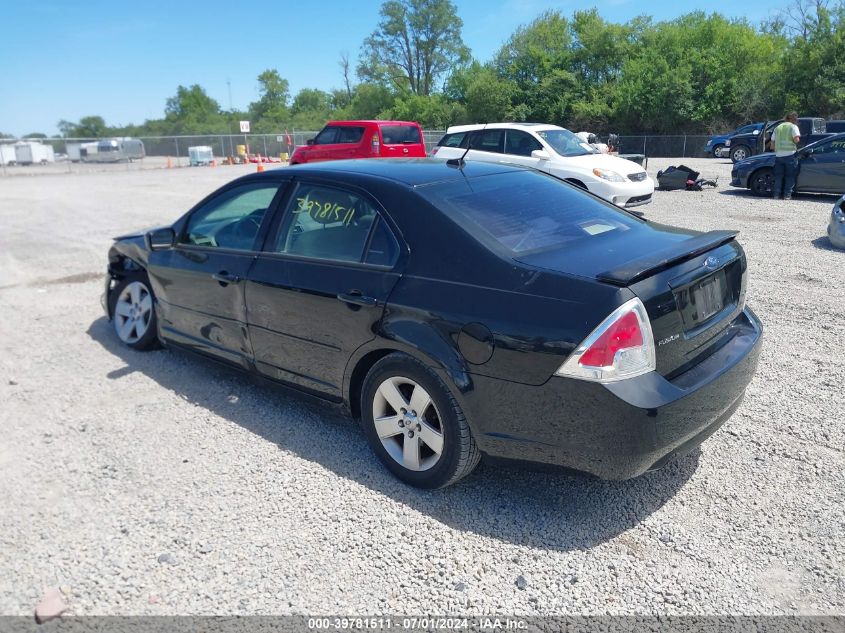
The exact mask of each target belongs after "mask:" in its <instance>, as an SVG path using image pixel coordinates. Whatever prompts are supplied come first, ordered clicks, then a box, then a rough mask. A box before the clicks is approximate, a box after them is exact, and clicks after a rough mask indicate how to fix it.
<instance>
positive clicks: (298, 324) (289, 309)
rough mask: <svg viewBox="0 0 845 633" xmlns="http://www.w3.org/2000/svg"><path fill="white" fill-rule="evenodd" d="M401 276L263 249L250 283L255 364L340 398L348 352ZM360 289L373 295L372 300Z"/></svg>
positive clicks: (365, 336)
mask: <svg viewBox="0 0 845 633" xmlns="http://www.w3.org/2000/svg"><path fill="white" fill-rule="evenodd" d="M398 278H399V276H398V275H397V274H392V273H386V272H384V271H381V270H368V269H364V268H352V267H349V266H343V265H339V264H331V263H328V262H325V263H318V262H315V261H296V260H295V259H293V258H280V257H275V256H263V255H262V256H261V257H259V258H258V260H257V261H256V264H255V266H254V267H253V269H252V271H251V272H250V277H249V282H248V284H247V288H246V293H247V302H248V305H249V315H248V320H249V330H250V337H251V339H252V344H253V348H254V349H255V364H256V368H257V369H258V371H260V372H261V373H264V374H266V375H268V376H270V377H271V378H275V379H277V380H282V381H285V382H290V383H293V384H295V385H298V386H300V387H303V388H305V389H308V390H311V391H316V392H320V393H321V394H324V395H327V396H330V397H338V398H339V397H340V395H341V385H342V381H343V371H344V368H345V366H346V361H347V359H348V357H349V356H351V354H352V353H353V352H354V351H355V350H356V349H358V347H360V346H361V345H363V344H364V343H366V342H368V341H370V340H372V339H373V338H375V331H376V327H377V325H378V323H379V321H380V320H381V317H382V313H383V311H384V305H385V303H386V301H387V297H388V295H389V294H390V291H391V289H392V288H393V286H394V285H395V283H396V281H397V279H398ZM344 295H352V296H350V297H348V298H349V299H351V300H352V301H356V299H355V295H358V296H360V297H361V298H362V299H364V300H365V301H366V300H367V299H365V298H371V299H372V304H371V305H361V304H360V303H357V302H354V303H353V302H348V301H345V300H344Z"/></svg>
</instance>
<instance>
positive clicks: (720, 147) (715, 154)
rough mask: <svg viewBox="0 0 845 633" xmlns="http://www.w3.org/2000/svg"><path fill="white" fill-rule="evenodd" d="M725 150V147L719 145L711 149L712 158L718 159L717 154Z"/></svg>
mask: <svg viewBox="0 0 845 633" xmlns="http://www.w3.org/2000/svg"><path fill="white" fill-rule="evenodd" d="M723 149H725V146H724V145H722V144H721V143H719V144H718V145H716V146H715V147H714V148H713V158H719V152H721V151H722V150H723Z"/></svg>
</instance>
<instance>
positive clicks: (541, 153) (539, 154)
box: [531, 149, 551, 160]
mask: <svg viewBox="0 0 845 633" xmlns="http://www.w3.org/2000/svg"><path fill="white" fill-rule="evenodd" d="M531 158H538V159H540V160H549V159H550V158H551V156H549V153H548V152H547V151H546V150H544V149H535V150H534V151H533V152H531Z"/></svg>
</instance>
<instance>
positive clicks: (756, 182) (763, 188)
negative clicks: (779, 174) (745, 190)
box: [749, 169, 775, 196]
mask: <svg viewBox="0 0 845 633" xmlns="http://www.w3.org/2000/svg"><path fill="white" fill-rule="evenodd" d="M774 180H775V179H774V175H773V174H772V170H771V169H761V170H759V171H756V172H754V173H753V174H752V175H751V180H750V181H749V185H750V187H751V193H753V194H754V195H755V196H771V195H772V188H773V186H774Z"/></svg>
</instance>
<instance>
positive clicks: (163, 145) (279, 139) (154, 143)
mask: <svg viewBox="0 0 845 633" xmlns="http://www.w3.org/2000/svg"><path fill="white" fill-rule="evenodd" d="M318 131H319V130H293V131H291V132H289V133H288V132H280V133H278V134H205V135H192V136H187V135H186V136H142V137H139V139H140V140H141V141H142V142H143V144H144V153H145V155H146V157H148V158H151V159H153V160H149V161H147V163H146V166H148V167H159V166H161V165H162V164H163V163H167V164H172V165H173V166H176V167H181V166H187V165H189V164H190V154H189V149H190V148H191V147H197V146H205V147H210V148H211V150H212V153H213V154H214V157H215V158H216V159H217V160H218V162H219V161H221V160H223V159H225V158H227V157H229V156H231V157H233V158H236V157H238V156H241V155H243V154H244V153H246V154H249V155H250V156H256V155H258V154H260V155H261V156H264V157H270V158H272V159H274V160H278V161H284V160H285V158H286V156H290V154H292V153H293V150H294V149H295V148H296V147H297V146H299V145H305V144H306V143H307V141H308V140H309V139H311V138H314V137H315V136H316V135H317V132H318ZM444 134H445V130H423V141H424V143H425V147H426V151H427V152H431V150H432V148H433V147H434V146H435V145H437V142H438V141H439V140H440V138H441V137H442V136H443V135H444ZM600 138H602V139H605V138H606V137H605V136H600ZM708 138H709V137H708V136H706V135H675V136H664V135H639V136H636V135H628V136H620V137H619V139H620V142H621V148H620V151H621V152H622V153H625V154H644V155H645V156H647V157H650V158H651V157H654V158H704V157H706V156H708V154H706V153H705V151H704V147H705V145H706V143H707V139H708ZM31 140H33V141H40V142H41V143H44V144H45V145H50V146H52V148H53V151H54V153H55V156H56V159H57V160H59V161H64V160H66V161H68V163H71V162H75V161H78V160H79V158H80V156H79V147H80V143H90V142H96V141H97V140H98V139H90V138H85V139H82V138H67V139H65V138H48V139H31ZM15 142H16V140H15V139H3V140H0V150H2V151H0V165H2V167H3V172H2V173H3V174H7V173H10V172H9V171H8V170H7V169H6V168H7V167H9V166H12V165H14V163H15V159H14V156H15V153H14V149H13V146H14V144H15ZM92 162H93V161H92ZM141 163H142V164H141V165H138V164H137V163H136V165H138V168H143V165H144V164H143V161H141ZM98 165H101V166H102V165H103V163H98ZM33 167H38V165H35V166H33ZM67 171H73V168H71V167H70V165H68V168H67ZM11 173H14V172H13V171H12V172H11Z"/></svg>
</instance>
